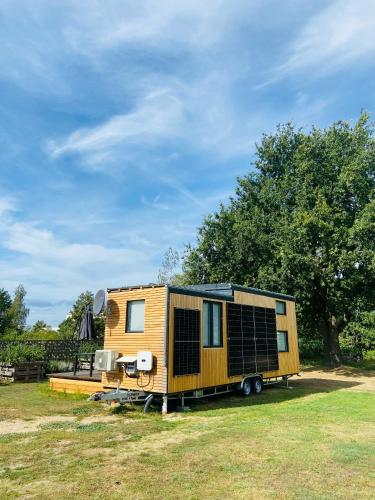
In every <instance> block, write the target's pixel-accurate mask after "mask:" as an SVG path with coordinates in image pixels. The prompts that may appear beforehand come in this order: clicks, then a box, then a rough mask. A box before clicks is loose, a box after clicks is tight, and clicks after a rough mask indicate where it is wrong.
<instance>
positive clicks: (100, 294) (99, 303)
mask: <svg viewBox="0 0 375 500" xmlns="http://www.w3.org/2000/svg"><path fill="white" fill-rule="evenodd" d="M104 304H105V291H104V290H98V291H97V292H96V294H95V298H94V304H93V306H92V312H93V313H94V314H100V313H101V312H102V311H103V309H104Z"/></svg>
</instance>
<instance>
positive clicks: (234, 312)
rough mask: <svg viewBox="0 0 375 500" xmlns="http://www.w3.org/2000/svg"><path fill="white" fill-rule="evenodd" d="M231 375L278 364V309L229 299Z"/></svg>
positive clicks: (253, 371)
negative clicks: (239, 302)
mask: <svg viewBox="0 0 375 500" xmlns="http://www.w3.org/2000/svg"><path fill="white" fill-rule="evenodd" d="M227 342H228V376H229V377H232V376H234V375H244V374H247V373H256V372H267V371H271V370H277V369H278V368H279V360H278V352H277V333H276V316H275V310H274V309H271V308H267V307H254V306H249V305H241V304H234V303H227Z"/></svg>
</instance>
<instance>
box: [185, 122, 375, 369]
mask: <svg viewBox="0 0 375 500" xmlns="http://www.w3.org/2000/svg"><path fill="white" fill-rule="evenodd" d="M255 167H256V169H255V171H254V172H252V173H250V174H249V175H247V176H245V177H243V178H241V179H239V180H238V188H237V193H236V196H235V197H234V198H233V199H231V201H230V203H229V204H228V206H221V207H220V209H219V211H218V212H217V213H214V214H212V215H209V216H208V217H207V218H206V219H205V220H204V222H203V225H202V226H201V227H200V229H199V231H198V242H197V245H196V246H195V247H190V248H189V249H188V251H187V254H186V256H185V259H184V271H185V281H186V282H189V283H192V282H194V283H195V282H209V281H214V282H215V281H231V282H236V283H240V284H245V285H251V286H257V287H261V288H270V289H273V290H277V291H281V292H286V293H290V294H293V295H295V296H296V298H297V305H298V320H299V327H300V332H301V334H302V335H304V336H309V337H312V336H320V338H322V340H323V344H324V352H325V357H326V359H327V361H329V362H330V363H332V364H334V365H338V364H339V363H340V360H341V355H340V348H339V342H338V335H339V333H340V332H341V331H342V330H343V329H344V328H345V326H346V325H347V324H348V323H349V322H350V321H351V320H352V319H353V318H355V317H357V316H358V313H359V312H361V311H366V310H368V311H369V310H371V309H373V308H374V302H375V252H374V250H375V141H374V128H373V126H372V124H370V122H369V117H368V115H367V114H362V115H361V116H360V118H359V120H358V122H357V123H356V124H355V125H354V126H351V125H350V124H349V123H346V122H341V121H340V122H337V123H334V124H333V125H332V126H330V127H329V128H327V129H324V130H321V129H318V128H313V129H312V130H311V131H310V132H304V131H303V130H301V129H296V128H295V127H294V126H293V125H291V124H287V125H284V126H280V127H278V129H277V131H276V133H275V134H272V135H264V136H263V138H262V140H261V142H260V144H259V145H257V147H256V160H255Z"/></svg>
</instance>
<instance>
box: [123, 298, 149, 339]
mask: <svg viewBox="0 0 375 500" xmlns="http://www.w3.org/2000/svg"><path fill="white" fill-rule="evenodd" d="M133 302H143V330H130V329H129V327H130V324H129V317H131V315H129V305H130V304H131V303H133ZM145 313H146V301H145V299H134V300H127V301H126V325H125V333H145V316H146V314H145Z"/></svg>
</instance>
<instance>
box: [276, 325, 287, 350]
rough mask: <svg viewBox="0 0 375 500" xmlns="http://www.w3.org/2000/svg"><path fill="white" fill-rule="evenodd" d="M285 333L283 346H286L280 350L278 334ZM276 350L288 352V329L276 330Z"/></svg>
mask: <svg viewBox="0 0 375 500" xmlns="http://www.w3.org/2000/svg"><path fill="white" fill-rule="evenodd" d="M280 333H282V334H283V335H285V346H286V348H285V349H283V350H282V351H280V349H279V334H280ZM277 352H289V334H288V330H277Z"/></svg>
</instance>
